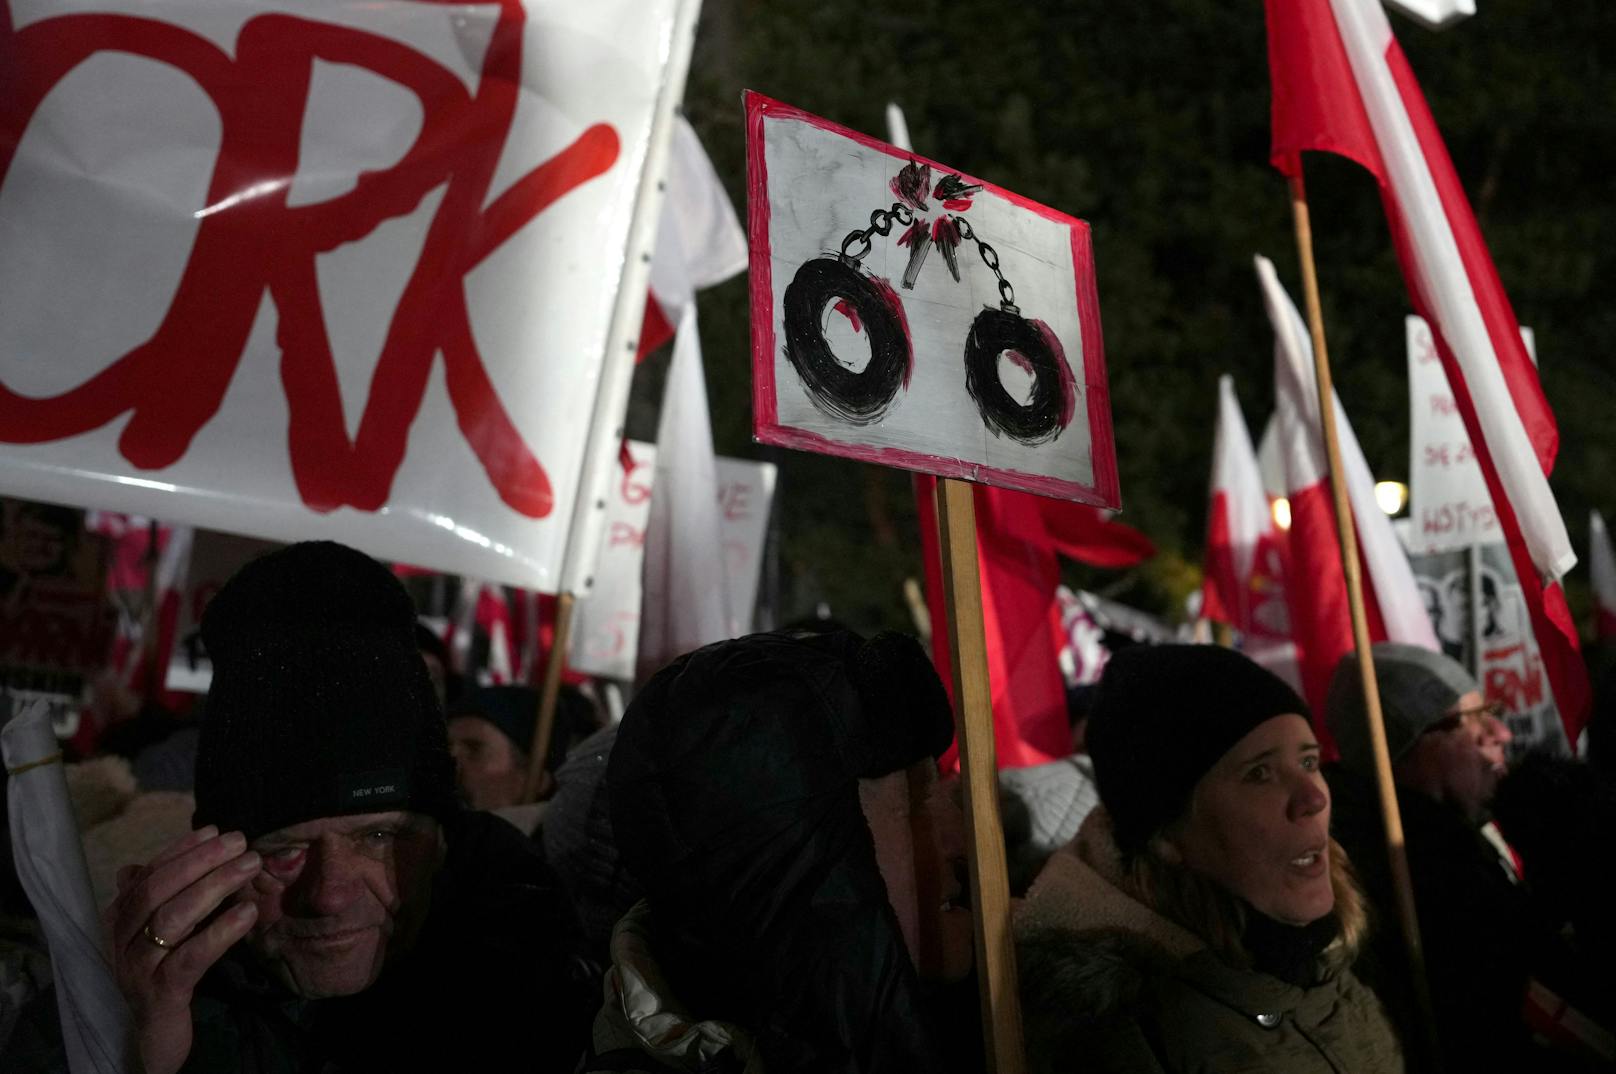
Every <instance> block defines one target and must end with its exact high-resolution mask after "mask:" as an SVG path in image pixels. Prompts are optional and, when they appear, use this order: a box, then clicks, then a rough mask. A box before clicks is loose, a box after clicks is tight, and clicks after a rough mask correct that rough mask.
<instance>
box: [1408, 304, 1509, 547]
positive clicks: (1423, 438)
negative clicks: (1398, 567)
mask: <svg viewBox="0 0 1616 1074" xmlns="http://www.w3.org/2000/svg"><path fill="white" fill-rule="evenodd" d="M1403 324H1404V328H1405V332H1406V335H1407V338H1408V397H1409V413H1410V417H1411V421H1410V423H1409V430H1410V435H1409V497H1408V515H1409V523H1410V524H1409V534H1410V536H1409V541H1410V543H1409V548H1410V550H1411V551H1413V552H1418V553H1435V552H1451V551H1454V550H1456V549H1462V548H1468V547H1470V546H1471V545H1476V544H1482V545H1485V544H1502V543H1503V541H1504V531H1503V530H1502V529H1500V528H1499V525H1498V517H1497V516H1496V515H1495V514H1494V513H1493V501H1492V497H1491V496H1489V495H1488V494H1487V482H1486V479H1485V478H1483V477H1482V474H1481V465H1480V464H1479V463H1477V462H1476V456H1475V452H1474V451H1473V450H1472V449H1471V447H1470V436H1469V434H1468V433H1466V432H1465V427H1464V419H1463V418H1461V417H1460V416H1459V408H1458V405H1457V404H1456V403H1455V402H1454V401H1453V389H1452V388H1451V387H1449V385H1448V377H1447V374H1446V373H1444V372H1443V371H1442V360H1441V358H1439V357H1438V356H1437V352H1436V345H1435V343H1433V342H1432V340H1431V326H1430V325H1428V324H1426V323H1425V320H1424V319H1423V318H1421V317H1415V316H1412V315H1411V316H1408V317H1405V318H1404V319H1403ZM1521 338H1522V339H1524V340H1525V341H1526V350H1527V353H1528V354H1530V355H1531V356H1532V359H1533V361H1536V359H1537V352H1536V350H1535V348H1534V347H1533V338H1532V330H1531V329H1530V328H1522V329H1521Z"/></svg>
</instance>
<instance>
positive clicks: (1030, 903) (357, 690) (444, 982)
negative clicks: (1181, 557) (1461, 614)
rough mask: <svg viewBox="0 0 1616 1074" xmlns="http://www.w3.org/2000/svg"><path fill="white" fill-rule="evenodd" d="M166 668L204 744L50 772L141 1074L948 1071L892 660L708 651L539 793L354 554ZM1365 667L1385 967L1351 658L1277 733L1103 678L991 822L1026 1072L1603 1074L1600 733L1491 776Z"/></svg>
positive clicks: (1292, 697) (3, 893)
mask: <svg viewBox="0 0 1616 1074" xmlns="http://www.w3.org/2000/svg"><path fill="white" fill-rule="evenodd" d="M202 632H203V638H204V641H205V644H206V647H207V651H208V653H209V655H210V657H211V658H212V660H213V679H212V684H211V687H210V690H209V693H208V696H207V698H206V701H205V714H204V715H203V716H202V717H201V718H200V720H199V721H197V722H196V723H195V724H193V725H190V726H188V727H187V728H186V732H185V733H184V734H183V735H173V734H170V735H168V736H167V737H166V738H163V739H162V741H156V740H155V739H153V740H151V741H148V740H147V738H148V737H149V736H145V735H144V732H143V731H141V732H140V733H136V732H137V731H138V730H139V729H137V728H134V727H133V725H131V729H130V730H126V731H125V732H124V735H125V737H126V738H129V740H130V741H129V742H128V743H126V744H125V745H126V748H127V752H129V753H130V754H132V755H133V756H134V757H135V763H134V764H133V765H132V766H129V765H125V766H123V768H121V769H119V768H117V767H116V766H111V767H110V768H103V769H95V768H94V767H93V765H86V766H74V767H75V769H78V770H79V771H78V772H77V773H76V774H75V776H74V780H75V781H76V786H79V787H80V788H81V789H82V787H83V786H85V785H92V784H93V785H94V786H96V787H98V788H99V790H98V792H97V794H98V795H99V797H98V798H97V797H96V795H94V794H90V793H89V792H87V791H83V792H82V793H77V799H78V800H79V801H80V803H82V802H85V801H88V800H90V799H92V798H96V800H98V801H100V802H102V803H108V802H110V803H113V804H111V805H107V804H103V805H101V806H98V807H95V808H94V809H91V807H89V806H83V807H82V808H81V810H80V817H79V820H80V824H81V826H82V827H84V828H86V829H87V830H86V832H85V846H86V853H87V857H89V858H90V863H91V867H92V868H91V871H92V876H93V877H94V876H97V875H100V876H102V877H103V879H102V880H100V881H99V882H98V894H99V895H100V896H101V901H102V903H103V905H104V906H105V916H104V921H105V925H106V929H107V934H108V942H109V944H110V962H111V965H112V967H113V969H114V971H115V975H116V978H117V982H118V985H119V988H120V989H121V991H122V992H123V994H124V996H125V998H126V999H127V1001H128V1005H129V1009H130V1011H131V1014H132V1016H133V1020H134V1026H135V1031H136V1038H137V1041H138V1052H139V1056H138V1059H139V1064H140V1069H143V1070H144V1071H146V1072H147V1074H174V1072H180V1071H184V1072H206V1074H211V1072H215V1071H248V1072H254V1074H257V1072H262V1074H271V1072H274V1074H281V1072H285V1074H301V1072H309V1074H341V1072H363V1071H416V1070H434V1071H436V1070H454V1071H462V1070H463V1071H519V1070H530V1071H538V1072H551V1071H553V1072H557V1074H574V1072H579V1071H582V1072H607V1071H632V1072H645V1074H660V1072H668V1071H675V1072H691V1074H695V1072H706V1074H716V1072H744V1074H758V1072H768V1074H781V1072H802V1074H809V1072H816V1074H821V1072H822V1074H844V1072H845V1074H853V1072H860V1074H866V1072H869V1074H873V1072H887V1071H891V1072H899V1071H902V1072H910V1071H940V1072H950V1071H980V1070H983V1069H985V1062H986V1060H985V1058H984V1055H985V1050H984V1047H983V1041H982V1034H981V1030H980V1017H979V998H978V996H979V985H978V980H977V968H976V966H975V950H974V946H973V925H972V910H971V907H970V905H969V898H968V889H969V884H968V882H967V869H966V845H965V828H964V822H963V817H962V813H961V801H960V795H959V788H958V785H957V782H956V781H953V780H949V779H943V778H940V777H939V773H938V765H937V759H938V758H939V757H940V756H941V755H942V754H943V753H944V751H945V750H946V749H947V748H948V746H949V744H950V742H951V741H952V739H953V735H954V727H953V718H952V715H951V707H950V703H949V699H948V696H947V693H946V692H945V690H944V687H943V685H942V683H941V681H940V680H939V678H938V676H937V674H936V672H935V670H934V669H933V667H932V664H931V662H930V660H929V659H928V658H927V656H926V654H925V652H924V651H923V649H922V648H921V647H920V645H919V644H918V643H917V642H916V641H915V640H914V639H912V638H909V637H907V636H904V635H898V634H882V635H877V636H876V637H873V638H869V639H865V638H862V637H860V636H858V635H857V634H855V633H852V632H850V631H847V630H842V629H828V628H823V627H822V628H816V629H801V630H786V631H780V632H776V633H770V634H759V635H752V636H749V637H744V638H739V639H736V640H733V641H727V642H721V643H719V644H716V645H711V646H708V647H706V648H703V649H700V650H697V651H696V652H693V653H689V654H687V655H685V656H683V657H681V658H679V659H678V660H676V661H674V662H673V663H672V664H670V665H669V666H667V667H665V668H663V669H662V670H661V671H660V672H658V673H657V674H656V675H654V676H653V677H652V678H650V679H649V681H647V682H646V683H644V684H643V685H642V686H641V687H640V689H639V690H638V692H637V693H636V694H635V696H634V698H633V700H632V702H631V704H630V705H629V707H628V709H627V711H626V713H625V714H624V716H623V718H622V720H621V722H620V723H619V724H617V725H616V726H613V727H607V726H605V723H606V721H604V720H603V719H601V718H599V717H598V716H597V715H596V714H595V710H594V708H593V707H592V705H591V703H590V701H589V700H588V699H587V698H586V697H585V696H584V695H582V694H579V693H577V692H575V691H574V692H571V693H569V694H568V695H567V696H566V698H565V700H564V702H563V704H562V705H561V707H560V715H559V717H558V719H557V720H556V726H555V731H554V734H553V735H552V737H551V739H550V741H549V743H548V747H547V748H548V753H547V761H546V764H545V765H544V766H543V768H542V769H541V771H540V772H539V773H537V777H538V778H537V779H536V780H535V779H534V778H532V775H531V774H530V772H529V768H530V754H529V750H530V749H531V748H532V742H533V738H534V724H535V714H536V712H537V709H538V697H537V694H536V693H535V692H534V691H532V690H530V689H527V688H524V687H496V688H483V689H477V690H471V691H461V690H460V689H459V688H458V684H457V683H455V682H454V681H453V677H452V676H451V675H450V674H449V670H448V660H447V654H446V653H444V652H443V651H442V650H441V647H440V646H438V645H437V643H436V639H435V638H434V637H433V636H432V635H431V634H430V632H423V631H421V630H420V628H419V627H418V625H417V620H416V616H415V611H414V608H413V606H412V605H411V602H410V599H409V597H408V595H407V593H406V592H405V590H404V588H403V587H402V585H401V584H400V583H399V582H398V581H397V579H396V578H395V577H394V576H393V575H392V573H391V572H389V571H388V570H387V569H386V568H385V567H383V566H382V565H380V564H378V563H376V562H375V561H373V560H371V559H369V558H368V557H366V556H364V555H362V554H360V553H358V552H355V551H353V550H351V549H348V548H345V547H343V546H340V545H335V544H331V543H324V542H322V543H306V544H299V545H293V546H290V547H288V548H285V549H282V550H280V551H277V552H274V553H271V554H270V555H268V556H266V557H264V558H262V559H260V560H257V561H255V562H254V563H253V564H251V565H249V566H248V567H246V568H244V569H243V570H241V571H240V572H239V573H238V574H237V575H236V576H235V577H234V578H233V579H232V580H231V581H230V582H229V584H228V585H226V586H225V587H224V588H223V589H222V590H220V592H219V593H218V595H217V596H216V597H215V598H214V599H213V600H212V602H211V603H210V604H209V606H208V608H207V611H206V614H205V617H204V619H203V623H202ZM1372 656H1373V659H1374V666H1375V675H1376V679H1377V684H1378V687H1379V694H1380V698H1381V704H1382V709H1383V713H1384V722H1385V729H1386V739H1387V747H1388V751H1389V755H1390V759H1391V762H1392V771H1393V774H1394V778H1395V784H1396V798H1397V801H1398V804H1399V806H1400V808H1401V815H1402V826H1403V831H1404V835H1405V842H1406V857H1407V862H1408V871H1409V874H1410V876H1411V878H1412V890H1413V893H1414V903H1415V907H1416V909H1417V914H1416V921H1417V925H1418V929H1419V935H1420V939H1421V943H1422V948H1421V949H1422V950H1423V952H1424V958H1423V965H1422V966H1420V965H1417V964H1415V965H1411V962H1410V958H1409V956H1408V954H1407V952H1408V951H1409V950H1410V947H1409V945H1408V943H1407V942H1406V939H1405V936H1404V935H1403V931H1402V928H1401V924H1400V916H1399V910H1398V902H1397V897H1396V885H1395V884H1394V881H1393V876H1394V872H1393V870H1392V868H1391V867H1390V865H1389V864H1388V856H1387V854H1386V849H1385V848H1386V843H1387V840H1386V837H1385V832H1384V830H1383V828H1382V821H1381V815H1382V814H1381V811H1380V799H1379V796H1378V792H1377V789H1376V784H1375V782H1374V771H1373V760H1372V758H1373V756H1374V754H1373V750H1372V748H1371V745H1370V741H1369V737H1368V734H1369V733H1368V730H1367V727H1368V723H1367V720H1366V719H1365V714H1364V708H1365V702H1364V697H1363V683H1362V680H1361V678H1360V676H1359V674H1358V665H1357V662H1356V658H1355V657H1349V658H1348V659H1346V660H1344V661H1343V663H1342V666H1341V668H1340V669H1339V670H1338V673H1337V675H1336V678H1335V681H1334V682H1333V683H1332V686H1331V690H1330V694H1329V700H1328V704H1327V711H1326V712H1324V713H1322V714H1315V713H1312V712H1311V711H1310V710H1309V708H1308V706H1307V704H1306V703H1305V702H1304V701H1303V700H1302V699H1301V698H1300V697H1299V696H1298V695H1297V694H1296V693H1295V692H1294V691H1293V690H1292V689H1291V687H1289V686H1288V685H1286V684H1285V683H1284V682H1283V681H1281V680H1280V679H1279V678H1277V677H1276V676H1274V675H1273V674H1271V673H1270V672H1268V671H1266V670H1264V669H1262V668H1260V667H1258V666H1257V665H1256V664H1254V663H1252V662H1251V661H1250V660H1248V659H1246V658H1245V657H1244V656H1242V655H1240V654H1239V653H1237V652H1235V651H1234V650H1231V649H1225V648H1220V647H1217V646H1192V645H1155V646H1147V645H1140V646H1135V647H1132V648H1126V649H1121V650H1119V651H1118V652H1117V653H1116V654H1115V655H1114V656H1113V657H1112V659H1111V661H1110V663H1109V665H1108V666H1107V668H1106V671H1105V673H1104V676H1103V678H1102V679H1101V682H1100V684H1099V686H1098V688H1097V690H1094V691H1088V692H1085V693H1084V694H1083V695H1082V696H1080V697H1074V699H1073V700H1074V701H1076V702H1078V704H1075V705H1074V706H1073V707H1074V711H1078V710H1080V712H1081V721H1080V722H1077V721H1074V736H1073V742H1074V746H1077V745H1079V744H1081V751H1080V752H1079V753H1077V754H1074V756H1072V757H1069V758H1066V759H1063V760H1061V761H1057V762H1055V763H1054V764H1051V765H1045V766H1042V767H1041V768H1035V769H1023V770H1019V771H1017V772H1016V773H1013V774H1010V773H1007V774H1006V775H1005V777H1004V778H1003V779H1002V780H1001V787H1002V790H1001V796H1002V799H1003V806H1004V817H1005V827H1006V836H1007V842H1008V843H1009V856H1010V866H1011V870H1010V872H1011V886H1012V892H1013V894H1015V895H1016V896H1017V900H1016V909H1015V939H1016V952H1017V964H1018V972H1019V981H1018V984H1019V989H1020V996H1021V1006H1022V1014H1023V1026H1024V1039H1025V1044H1026V1050H1027V1059H1028V1067H1029V1069H1030V1070H1032V1071H1034V1072H1050V1074H1054V1072H1064V1071H1072V1072H1077V1071H1085V1072H1086V1071H1101V1072H1109V1071H1119V1072H1120V1071H1146V1072H1148V1071H1163V1072H1166V1071H1186V1072H1187V1071H1231V1072H1232V1071H1258V1070H1260V1071H1275V1072H1293V1071H1294V1072H1307V1071H1321V1072H1323V1071H1334V1072H1337V1074H1340V1072H1355V1071H1363V1072H1379V1071H1400V1070H1405V1069H1406V1070H1412V1071H1424V1070H1446V1071H1450V1072H1453V1071H1477V1070H1480V1071H1488V1070H1530V1071H1536V1070H1550V1071H1581V1070H1600V1069H1611V1068H1612V1066H1613V1065H1616V1050H1613V1049H1612V1040H1613V1037H1612V1029H1613V1027H1616V1001H1613V987H1612V984H1611V980H1612V975H1611V974H1610V972H1609V967H1610V966H1611V965H1612V961H1611V959H1612V958H1613V957H1616V952H1613V951H1612V928H1611V915H1610V913H1609V910H1608V906H1609V900H1608V899H1607V898H1606V897H1605V896H1604V891H1605V890H1606V881H1605V880H1604V878H1603V862H1602V861H1601V858H1602V855H1601V854H1600V853H1599V850H1600V848H1602V847H1603V846H1605V845H1607V844H1608V840H1609V839H1610V836H1611V832H1612V831H1613V825H1616V782H1613V781H1612V776H1611V774H1610V772H1609V769H1608V768H1606V767H1601V766H1602V765H1608V764H1609V762H1610V760H1611V758H1610V757H1609V756H1607V755H1605V754H1606V751H1604V750H1603V749H1602V743H1603V741H1604V739H1603V738H1602V736H1603V735H1604V734H1606V733H1608V730H1609V727H1608V724H1603V725H1602V724H1601V723H1600V719H1601V718H1597V717H1596V722H1595V727H1596V729H1597V731H1596V733H1595V734H1593V735H1591V740H1592V742H1593V748H1592V749H1591V751H1590V753H1591V755H1592V760H1591V761H1589V762H1582V761H1571V760H1565V759H1555V758H1548V757H1529V758H1527V759H1525V760H1524V761H1521V762H1518V763H1517V764H1516V766H1515V767H1514V769H1513V771H1512V770H1511V768H1510V766H1509V764H1508V763H1507V760H1506V751H1505V746H1506V745H1507V744H1508V742H1509V731H1508V730H1507V728H1506V727H1505V725H1504V724H1503V723H1502V722H1500V720H1499V719H1498V714H1497V712H1496V711H1495V710H1493V709H1492V708H1490V707H1489V706H1488V705H1486V704H1485V702H1484V700H1483V698H1482V695H1481V692H1480V690H1479V688H1478V687H1477V685H1476V683H1475V682H1474V681H1473V680H1472V679H1471V678H1470V677H1469V675H1468V674H1467V673H1466V672H1465V671H1464V669H1463V668H1461V667H1460V666H1459V665H1457V664H1455V663H1454V662H1453V661H1451V660H1448V659H1447V658H1445V657H1443V656H1440V655H1437V654H1434V653H1430V652H1426V651H1423V650H1419V649H1413V648H1410V647H1407V646H1396V645H1377V646H1376V647H1375V649H1374V650H1373V653H1372ZM1600 685H1601V686H1604V685H1606V684H1603V683H1601V684H1600ZM1609 693H1610V691H1602V692H1601V700H1602V701H1603V702H1605V703H1611V702H1613V701H1616V698H1611V697H1609V696H1608V695H1609ZM1321 732H1322V733H1321ZM1332 749H1333V751H1334V752H1327V751H1331V750H1332ZM1335 753H1339V757H1340V761H1339V763H1326V757H1327V756H1332V757H1333V756H1334V755H1335ZM108 771H110V772H111V773H112V775H106V772H108ZM97 772H99V773H101V774H99V775H92V773H97ZM95 781H99V782H95ZM530 792H536V793H530ZM533 797H536V798H538V799H539V801H537V802H532V801H529V798H533ZM86 810H89V811H90V812H92V813H93V814H94V815H93V816H89V815H87V814H86ZM120 823H121V824H122V827H118V828H111V827H109V826H112V825H118V824H120ZM109 832H115V833H116V838H112V837H109V836H108V834H107V833H109ZM98 833H100V834H98ZM98 863H99V865H98ZM6 874H7V875H5V876H3V877H0V882H3V883H5V884H6V885H13V884H14V881H13V879H12V878H11V877H10V875H9V869H8V870H6ZM0 898H3V899H4V906H3V907H0V909H3V910H4V912H5V917H4V919H3V920H4V921H6V922H7V926H6V927H7V931H6V932H5V933H0V943H3V944H5V945H6V946H5V948H4V950H5V951H6V952H12V951H23V952H26V950H27V944H26V942H24V941H23V940H19V939H18V938H17V937H16V936H14V935H13V934H12V928H13V926H12V925H11V922H14V921H22V920H25V919H26V917H27V915H28V908H27V905H26V900H24V899H22V898H21V896H20V892H18V891H15V890H12V889H11V888H9V887H8V888H6V889H0ZM25 934H26V929H23V932H22V933H21V934H19V935H24V939H25V938H26V937H25ZM0 967H3V968H0V1004H5V1005H0V1067H3V1068H4V1069H5V1070H6V1071H18V1072H22V1071H32V1070H65V1069H66V1068H65V1060H64V1059H63V1058H62V1054H63V1053H62V1051H61V1047H60V1040H59V1037H58V1038H57V1039H53V1036H52V1034H53V1029H54V1027H55V1024H56V1022H55V1018H56V1012H55V1009H54V1003H53V1002H52V995H51V992H50V989H49V983H48V976H49V973H48V967H45V966H43V965H42V964H41V963H39V961H38V959H37V957H36V958H35V961H34V962H28V961H27V960H26V958H11V957H9V955H8V957H7V959H6V960H5V961H4V962H3V963H0ZM1416 969H1419V970H1421V972H1419V973H1416V972H1415V971H1416ZM1417 981H1422V982H1423V984H1422V985H1417V984H1416V982H1417ZM30 987H32V990H33V992H35V993H37V995H36V996H35V997H34V999H33V1001H32V1002H22V1001H21V999H19V998H18V997H25V994H26V993H27V992H28V990H29V988H30ZM8 989H9V990H10V991H9V993H8V992H7V991H6V990H8ZM6 995H10V996H11V999H10V1000H6V999H4V998H3V997H4V996H6ZM57 1032H58V1033H59V1031H57Z"/></svg>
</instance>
